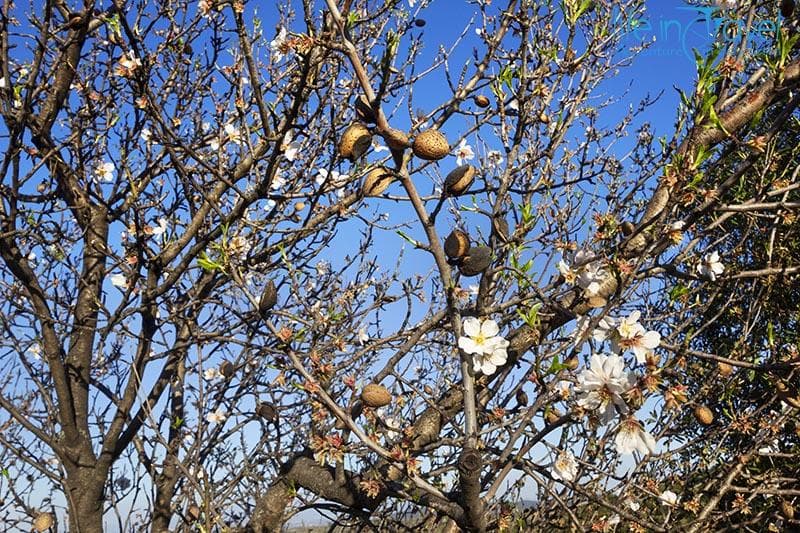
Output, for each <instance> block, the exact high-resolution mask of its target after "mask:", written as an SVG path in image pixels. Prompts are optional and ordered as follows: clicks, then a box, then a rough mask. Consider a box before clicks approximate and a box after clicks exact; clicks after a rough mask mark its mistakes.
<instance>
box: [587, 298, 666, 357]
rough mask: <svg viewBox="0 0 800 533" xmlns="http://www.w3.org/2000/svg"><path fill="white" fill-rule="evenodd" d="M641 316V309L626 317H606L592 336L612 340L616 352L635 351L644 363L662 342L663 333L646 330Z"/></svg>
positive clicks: (601, 340)
mask: <svg viewBox="0 0 800 533" xmlns="http://www.w3.org/2000/svg"><path fill="white" fill-rule="evenodd" d="M640 316H641V313H640V312H639V311H634V312H632V313H631V314H630V315H628V316H627V317H625V318H613V317H604V318H603V319H601V320H600V323H599V324H598V325H597V326H598V327H597V328H596V329H595V330H594V331H593V332H592V337H594V340H596V341H597V342H603V341H605V340H608V341H610V342H611V350H612V351H614V352H615V353H621V352H623V351H625V350H631V351H633V355H634V356H636V361H637V362H639V364H644V363H645V362H646V361H647V356H648V355H650V354H652V353H653V350H654V349H655V348H657V347H658V345H659V343H660V342H661V334H660V333H658V332H657V331H652V330H651V331H647V330H645V328H644V326H642V325H641V324H640V323H639V317H640Z"/></svg>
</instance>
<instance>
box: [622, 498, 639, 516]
mask: <svg viewBox="0 0 800 533" xmlns="http://www.w3.org/2000/svg"><path fill="white" fill-rule="evenodd" d="M625 505H626V506H627V507H628V509H630V510H631V511H633V512H634V513H635V512H636V511H638V510H639V507H641V506H640V505H639V502H637V501H636V500H634V499H632V498H626V499H625Z"/></svg>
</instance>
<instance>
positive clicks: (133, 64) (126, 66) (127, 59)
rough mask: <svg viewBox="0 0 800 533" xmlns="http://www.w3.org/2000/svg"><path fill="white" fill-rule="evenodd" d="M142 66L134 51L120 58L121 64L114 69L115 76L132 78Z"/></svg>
mask: <svg viewBox="0 0 800 533" xmlns="http://www.w3.org/2000/svg"><path fill="white" fill-rule="evenodd" d="M141 66H142V61H141V60H140V59H139V58H138V57H136V54H134V53H133V50H131V51H130V52H128V53H127V54H124V55H123V56H122V57H120V58H119V62H118V63H117V65H116V66H115V67H114V74H115V75H117V76H124V77H131V76H133V74H134V72H135V71H136V69H137V68H139V67H141Z"/></svg>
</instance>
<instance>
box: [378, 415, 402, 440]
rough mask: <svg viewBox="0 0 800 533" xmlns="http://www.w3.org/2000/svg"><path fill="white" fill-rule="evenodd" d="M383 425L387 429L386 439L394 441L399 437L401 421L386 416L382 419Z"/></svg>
mask: <svg viewBox="0 0 800 533" xmlns="http://www.w3.org/2000/svg"><path fill="white" fill-rule="evenodd" d="M383 423H384V424H386V427H387V428H388V429H387V430H386V438H387V439H389V440H394V439H396V438H397V437H399V436H400V430H401V429H402V428H403V425H402V423H401V421H400V420H399V419H397V418H395V417H393V416H386V417H384V418H383Z"/></svg>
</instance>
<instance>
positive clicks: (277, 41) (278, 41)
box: [269, 27, 289, 61]
mask: <svg viewBox="0 0 800 533" xmlns="http://www.w3.org/2000/svg"><path fill="white" fill-rule="evenodd" d="M288 40H289V39H288V36H287V33H286V28H283V27H282V28H281V29H280V31H279V32H278V35H276V36H275V38H274V39H272V41H270V43H269V49H270V52H272V57H274V58H275V61H280V60H281V59H283V56H284V54H285V53H286V43H287V41H288Z"/></svg>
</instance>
